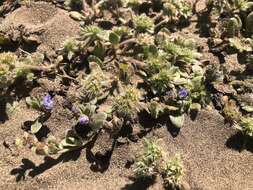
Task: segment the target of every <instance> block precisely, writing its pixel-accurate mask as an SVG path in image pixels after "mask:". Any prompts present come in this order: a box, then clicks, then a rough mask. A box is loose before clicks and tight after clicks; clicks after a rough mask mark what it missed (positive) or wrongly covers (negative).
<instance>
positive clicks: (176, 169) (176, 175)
mask: <svg viewBox="0 0 253 190" xmlns="http://www.w3.org/2000/svg"><path fill="white" fill-rule="evenodd" d="M183 174H184V172H183V164H182V160H181V158H180V156H179V155H176V156H174V157H172V158H171V159H170V160H169V161H167V162H166V164H165V167H164V168H163V172H162V176H163V180H164V185H165V187H166V188H170V189H178V188H180V186H181V184H180V182H181V179H182V176H183Z"/></svg>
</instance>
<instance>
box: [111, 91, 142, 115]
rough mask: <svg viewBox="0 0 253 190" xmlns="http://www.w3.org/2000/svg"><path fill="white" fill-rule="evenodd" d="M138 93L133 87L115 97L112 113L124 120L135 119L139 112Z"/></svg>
mask: <svg viewBox="0 0 253 190" xmlns="http://www.w3.org/2000/svg"><path fill="white" fill-rule="evenodd" d="M140 96H141V94H140V92H139V90H137V89H136V88H134V87H127V88H126V89H125V90H124V91H123V92H122V94H119V95H117V96H116V97H115V99H114V103H113V105H112V111H113V112H114V113H116V115H118V116H119V117H123V118H126V119H131V118H135V117H136V114H137V113H138V112H139V110H140V107H139V100H140Z"/></svg>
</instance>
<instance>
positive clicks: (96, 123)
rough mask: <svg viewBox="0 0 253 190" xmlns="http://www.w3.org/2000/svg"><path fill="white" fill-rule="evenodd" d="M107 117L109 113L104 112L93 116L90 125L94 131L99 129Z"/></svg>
mask: <svg viewBox="0 0 253 190" xmlns="http://www.w3.org/2000/svg"><path fill="white" fill-rule="evenodd" d="M106 118H107V114H106V113H104V112H101V113H97V114H94V115H93V116H92V118H91V123H90V127H91V129H92V130H93V131H98V130H99V129H100V128H101V127H102V126H103V125H104V122H105V120H106Z"/></svg>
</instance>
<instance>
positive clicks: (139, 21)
mask: <svg viewBox="0 0 253 190" xmlns="http://www.w3.org/2000/svg"><path fill="white" fill-rule="evenodd" d="M133 23H134V26H135V28H136V30H137V31H139V32H150V33H152V32H153V30H154V22H153V20H152V19H151V18H150V17H148V16H147V15H145V14H141V15H137V16H134V17H133Z"/></svg>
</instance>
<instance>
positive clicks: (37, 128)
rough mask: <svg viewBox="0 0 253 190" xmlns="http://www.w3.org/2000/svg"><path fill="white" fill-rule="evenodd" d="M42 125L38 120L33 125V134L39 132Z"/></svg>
mask: <svg viewBox="0 0 253 190" xmlns="http://www.w3.org/2000/svg"><path fill="white" fill-rule="evenodd" d="M41 127H42V124H41V123H40V122H39V121H38V120H36V121H35V123H34V124H32V126H31V133H33V134H35V133H37V132H39V130H40V129H41Z"/></svg>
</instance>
